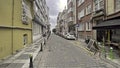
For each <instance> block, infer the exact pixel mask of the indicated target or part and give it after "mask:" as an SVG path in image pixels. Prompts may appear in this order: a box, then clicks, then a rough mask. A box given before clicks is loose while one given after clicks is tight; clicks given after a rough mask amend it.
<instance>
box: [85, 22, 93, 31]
mask: <svg viewBox="0 0 120 68" xmlns="http://www.w3.org/2000/svg"><path fill="white" fill-rule="evenodd" d="M91 27H92V25H91V23H90V22H86V31H90V30H92V28H91Z"/></svg>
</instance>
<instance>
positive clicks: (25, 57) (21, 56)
mask: <svg viewBox="0 0 120 68" xmlns="http://www.w3.org/2000/svg"><path fill="white" fill-rule="evenodd" d="M17 59H29V55H28V54H22V55H20V56H19V57H18V58H17Z"/></svg>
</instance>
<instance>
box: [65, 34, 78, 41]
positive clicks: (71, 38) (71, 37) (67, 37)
mask: <svg viewBox="0 0 120 68" xmlns="http://www.w3.org/2000/svg"><path fill="white" fill-rule="evenodd" d="M65 36H66V39H68V40H75V39H76V38H75V36H74V35H70V34H66V35H65Z"/></svg>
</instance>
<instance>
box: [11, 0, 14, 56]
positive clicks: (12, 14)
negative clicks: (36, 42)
mask: <svg viewBox="0 0 120 68" xmlns="http://www.w3.org/2000/svg"><path fill="white" fill-rule="evenodd" d="M13 26H14V0H12V27H13ZM11 37H12V54H13V53H14V50H13V49H14V46H13V28H12V35H11Z"/></svg>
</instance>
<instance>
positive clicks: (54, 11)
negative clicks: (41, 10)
mask: <svg viewBox="0 0 120 68" xmlns="http://www.w3.org/2000/svg"><path fill="white" fill-rule="evenodd" d="M46 2H47V5H48V7H49V16H50V24H51V28H54V27H55V25H56V24H57V22H56V21H57V20H56V19H57V15H58V13H59V12H61V11H63V9H64V7H65V6H66V4H67V0H46Z"/></svg>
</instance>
